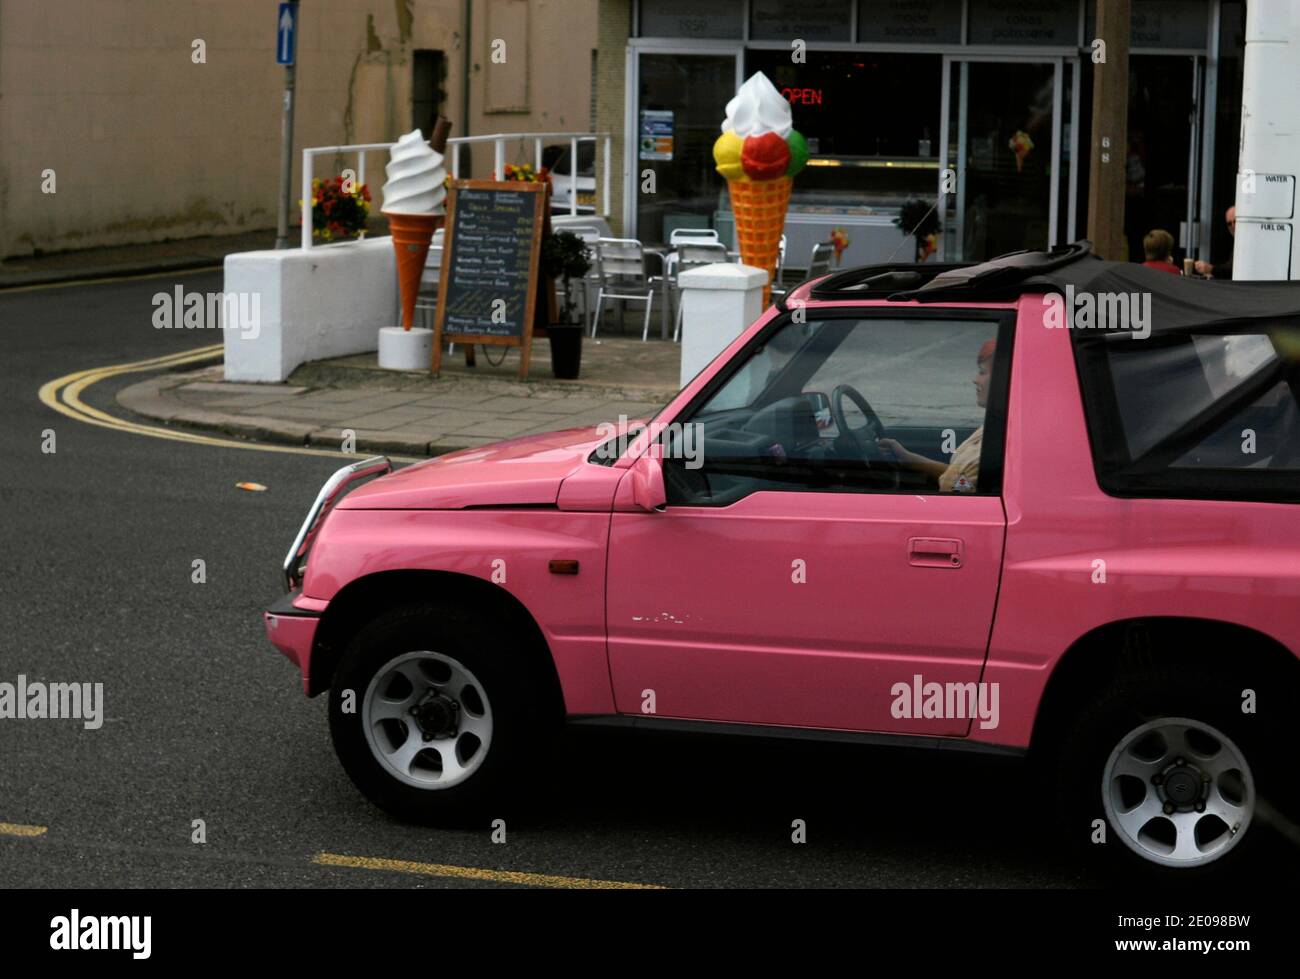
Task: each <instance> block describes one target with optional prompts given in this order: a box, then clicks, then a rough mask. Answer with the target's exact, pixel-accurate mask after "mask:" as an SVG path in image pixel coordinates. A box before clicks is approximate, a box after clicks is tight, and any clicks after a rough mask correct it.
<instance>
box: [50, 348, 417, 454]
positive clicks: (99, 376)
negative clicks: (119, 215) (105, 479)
mask: <svg viewBox="0 0 1300 979" xmlns="http://www.w3.org/2000/svg"><path fill="white" fill-rule="evenodd" d="M221 349H222V345H221V344H219V343H217V344H213V345H211V346H208V347H200V348H199V349H197V350H187V351H184V352H182V353H178V354H168V355H166V356H163V357H150V358H148V359H146V360H137V361H132V362H131V363H129V364H115V365H113V366H109V367H95V368H91V369H89V370H82V371H74V372H73V373H71V374H65V375H64V376H63V377H58V378H55V379H54V380H52V381H48V382H46V383H45V384H42V385H41V388H40V391H39V392H38V396H39V397H40V400H41V403H42V404H44V405H45V406H46V407H47V408H50V409H52V410H54V411H57V412H58V413H59V414H61V415H66V416H67V417H69V418H74V419H76V420H77V421H79V422H84V423H85V424H87V425H97V426H99V427H100V428H109V429H114V430H116V431H119V432H128V433H130V434H132V435H144V436H147V437H149V438H159V439H167V440H169V441H172V442H189V443H190V444H192V445H210V446H214V447H217V448H223V449H251V450H253V451H257V452H279V453H284V454H288V455H309V456H325V457H328V458H332V459H337V458H338V457H339V456H340V455H342V454H343V453H340V452H338V451H337V450H334V449H312V448H308V447H306V446H296V445H266V444H263V443H260V442H245V441H241V440H239V439H233V438H220V437H218V436H212V435H202V434H199V433H197V432H186V431H180V430H177V429H172V428H161V427H159V426H156V425H141V424H138V423H136V422H130V421H126V420H125V419H122V418H117V417H115V416H114V415H110V414H108V413H107V412H104V411H100V410H99V409H98V408H93V407H91V406H90V405H88V404H86V403H85V402H84V401H82V400H81V394H82V392H84V391H85V390H86V388H88V387H90V386H91V385H92V384H96V383H98V382H99V381H102V380H105V379H106V378H109V377H115V376H117V375H118V374H132V373H135V372H137V371H149V370H162V369H164V368H168V367H180V366H184V365H185V364H189V363H194V362H196V361H200V360H207V359H210V358H211V357H212V356H213V355H214V354H215V353H216V352H217V351H219V350H221ZM389 458H390V459H394V460H396V461H399V462H414V461H417V460H416V458H415V457H413V456H400V455H390V456H389Z"/></svg>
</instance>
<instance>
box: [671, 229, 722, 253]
mask: <svg viewBox="0 0 1300 979" xmlns="http://www.w3.org/2000/svg"><path fill="white" fill-rule="evenodd" d="M721 242H722V239H721V238H719V237H718V232H717V230H716V229H714V228H674V229H673V232H672V234H670V235H669V236H668V245H669V247H670V248H676V247H677V246H678V245H717V244H721Z"/></svg>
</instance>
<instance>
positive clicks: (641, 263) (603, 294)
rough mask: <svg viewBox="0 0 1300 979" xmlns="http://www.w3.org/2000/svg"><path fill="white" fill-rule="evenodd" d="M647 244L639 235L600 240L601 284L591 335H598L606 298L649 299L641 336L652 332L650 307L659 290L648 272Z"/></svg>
mask: <svg viewBox="0 0 1300 979" xmlns="http://www.w3.org/2000/svg"><path fill="white" fill-rule="evenodd" d="M645 256H646V252H645V246H643V245H642V244H641V242H639V241H637V239H635V238H601V239H599V240H598V241H597V242H596V266H597V268H598V269H599V273H600V287H599V290H598V291H597V293H596V312H595V315H593V316H592V318H591V335H592V337H593V338H594V337H595V336H596V330H597V328H598V327H599V326H600V317H601V313H602V312H603V311H604V307H605V300H606V299H621V300H623V301H625V302H629V301H630V302H643V303H645V324H644V326H643V327H642V329H641V339H642V340H643V341H644V340H646V339H647V338H648V337H649V336H650V311H651V308H652V307H653V306H654V298H655V290H654V284H653V282H652V281H651V277H650V276H649V275H647V274H646V268H645Z"/></svg>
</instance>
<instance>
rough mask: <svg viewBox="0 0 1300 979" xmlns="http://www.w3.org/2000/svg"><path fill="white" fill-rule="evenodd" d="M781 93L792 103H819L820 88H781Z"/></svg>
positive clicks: (820, 96) (820, 101)
mask: <svg viewBox="0 0 1300 979" xmlns="http://www.w3.org/2000/svg"><path fill="white" fill-rule="evenodd" d="M781 94H782V95H784V96H785V97H786V99H787V100H789V101H790V103H791V104H794V105H821V104H822V90H821V89H820V88H783V89H781Z"/></svg>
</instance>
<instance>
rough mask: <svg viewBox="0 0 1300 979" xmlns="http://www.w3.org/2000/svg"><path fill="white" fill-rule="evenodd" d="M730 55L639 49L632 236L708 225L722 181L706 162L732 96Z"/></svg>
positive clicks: (733, 61)
mask: <svg viewBox="0 0 1300 979" xmlns="http://www.w3.org/2000/svg"><path fill="white" fill-rule="evenodd" d="M736 65H737V54H736V53H735V52H734V51H733V52H729V53H726V54H721V53H719V54H713V53H702V54H694V53H690V54H686V53H682V52H681V51H677V52H674V53H671V54H669V53H666V52H665V53H658V52H649V51H643V52H641V54H640V57H639V63H638V70H637V80H636V92H637V105H636V110H635V111H636V119H635V124H636V143H635V144H634V145H635V153H636V156H635V158H634V160H633V164H634V165H633V166H632V168H631V170H632V173H633V176H634V178H635V187H634V193H635V195H636V196H635V200H636V237H638V238H640V239H641V240H642V241H643V242H644V243H645V244H647V245H657V244H662V243H664V242H666V241H667V240H668V236H669V235H670V234H671V233H672V231H673V230H674V229H675V228H686V227H702V228H710V227H713V222H714V212H715V211H718V210H719V208H720V207H722V204H721V200H722V195H723V192H724V191H725V190H726V182H725V181H724V180H723V179H722V177H720V176H719V175H718V172H717V171H716V170H715V169H714V164H713V143H714V141H715V140H716V139H717V138H718V134H719V132H720V129H719V128H718V127H719V124H720V123H721V122H722V114H723V107H724V106H725V105H726V104H727V102H728V101H730V99H731V97H732V96H733V95H735V94H736V85H737V77H736V75H737V67H736Z"/></svg>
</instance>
